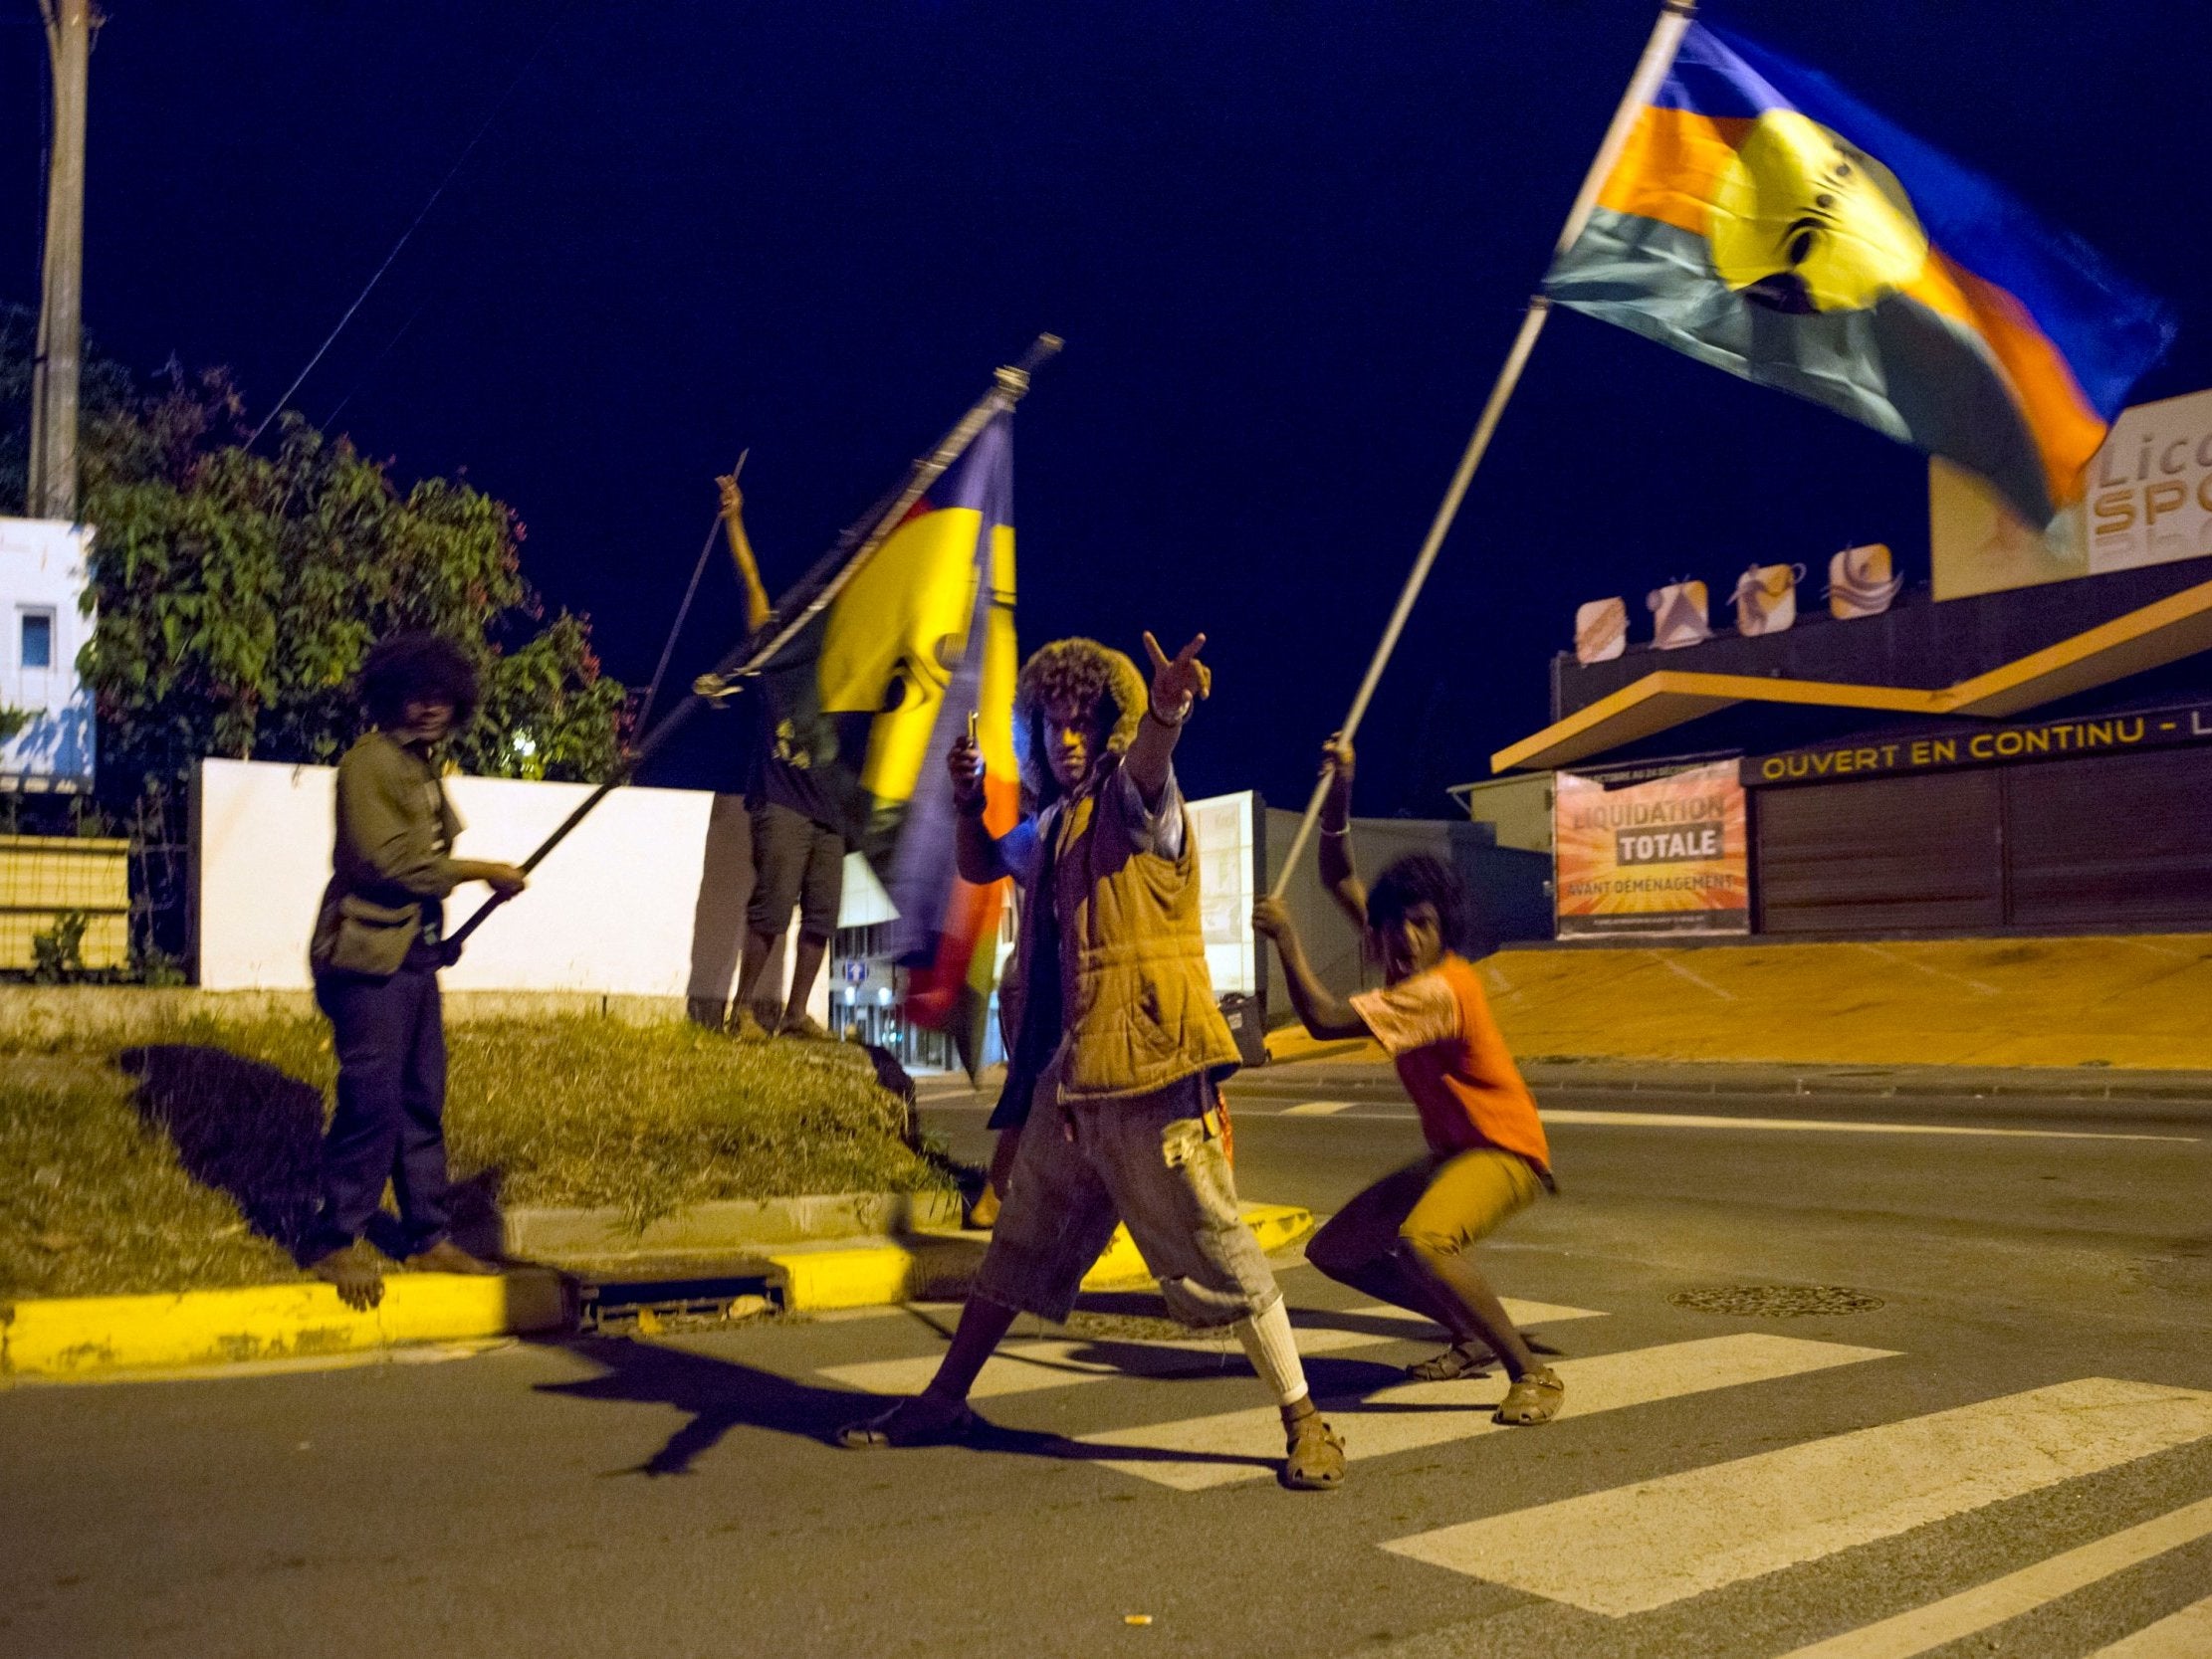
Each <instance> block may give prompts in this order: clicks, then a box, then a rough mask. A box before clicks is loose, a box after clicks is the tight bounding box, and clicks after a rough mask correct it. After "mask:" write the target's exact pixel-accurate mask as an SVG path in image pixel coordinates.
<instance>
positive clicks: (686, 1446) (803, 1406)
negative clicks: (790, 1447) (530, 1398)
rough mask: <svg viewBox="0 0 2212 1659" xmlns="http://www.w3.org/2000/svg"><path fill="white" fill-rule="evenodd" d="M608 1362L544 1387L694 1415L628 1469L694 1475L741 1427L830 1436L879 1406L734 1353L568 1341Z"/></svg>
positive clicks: (610, 1340) (609, 1340) (608, 1340)
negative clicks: (590, 1373) (598, 1370)
mask: <svg viewBox="0 0 2212 1659" xmlns="http://www.w3.org/2000/svg"><path fill="white" fill-rule="evenodd" d="M562 1346H563V1347H565V1348H567V1349H568V1351H570V1352H571V1353H577V1354H581V1355H582V1356H584V1357H585V1358H587V1359H590V1360H591V1361H592V1362H594V1363H595V1364H598V1365H600V1366H602V1367H604V1374H602V1375H599V1376H594V1377H586V1378H584V1379H582V1380H580V1381H575V1382H542V1383H539V1384H538V1387H537V1391H538V1392H540V1393H544V1394H565V1395H567V1396H568V1397H569V1398H571V1399H584V1400H611V1401H621V1402H626V1403H631V1404H640V1405H667V1406H673V1407H674V1408H675V1409H676V1410H678V1411H681V1412H683V1413H685V1414H686V1418H687V1420H686V1421H685V1422H684V1424H683V1425H682V1426H681V1427H680V1428H678V1429H677V1430H676V1432H675V1433H674V1434H672V1435H670V1436H669V1438H668V1443H667V1444H666V1445H664V1446H662V1447H661V1448H660V1450H659V1451H657V1452H655V1453H654V1454H653V1455H652V1456H651V1457H649V1458H647V1459H646V1460H645V1461H644V1462H643V1463H641V1464H638V1465H637V1466H636V1467H634V1468H630V1469H618V1470H610V1471H608V1473H610V1474H622V1475H688V1474H690V1473H691V1469H692V1465H693V1464H694V1463H695V1462H697V1461H698V1460H699V1458H700V1457H701V1456H702V1455H704V1454H705V1453H707V1452H709V1451H712V1450H713V1449H714V1447H715V1446H716V1445H717V1444H718V1443H720V1441H721V1440H722V1438H723V1436H724V1435H726V1434H728V1433H729V1432H730V1431H731V1430H732V1429H734V1428H764V1429H770V1430H773V1431H774V1432H775V1433H778V1434H793V1435H798V1436H800V1437H801V1438H803V1439H808V1440H819V1441H822V1442H824V1443H827V1442H829V1441H831V1440H832V1439H833V1438H834V1437H835V1435H836V1432H837V1430H838V1429H839V1428H841V1427H842V1426H843V1425H844V1424H846V1423H849V1422H851V1421H852V1420H853V1419H854V1418H855V1417H860V1416H865V1415H866V1414H867V1413H868V1412H869V1411H870V1410H871V1409H879V1407H877V1406H875V1404H874V1401H875V1398H876V1396H875V1395H873V1394H858V1393H854V1392H853V1391H851V1390H850V1389H846V1388H823V1387H818V1386H816V1385H814V1384H813V1383H808V1382H794V1381H792V1380H791V1379H790V1378H789V1377H785V1376H778V1375H777V1374H776V1373H775V1372H774V1371H764V1370H760V1369H757V1368H756V1367H754V1366H752V1365H741V1364H739V1363H737V1362H736V1361H735V1360H730V1359H718V1358H715V1357H713V1356H712V1355H710V1354H704V1353H698V1352H694V1351H692V1350H691V1349H689V1348H673V1347H666V1346H663V1345H661V1344H658V1343H642V1342H633V1341H630V1340H628V1339H626V1338H620V1337H584V1338H578V1339H574V1340H571V1341H569V1342H567V1343H565V1344H563V1345H562Z"/></svg>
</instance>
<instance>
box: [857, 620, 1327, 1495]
mask: <svg viewBox="0 0 2212 1659" xmlns="http://www.w3.org/2000/svg"><path fill="white" fill-rule="evenodd" d="M1205 643H1206V636H1205V635H1203V634H1201V635H1200V636H1199V637H1198V638H1196V639H1194V640H1192V641H1191V643H1190V644H1189V645H1187V646H1185V647H1184V648H1183V650H1182V651H1181V652H1180V653H1179V654H1178V655H1177V656H1175V657H1174V658H1173V659H1171V658H1169V657H1168V655H1167V654H1166V653H1165V652H1163V651H1162V650H1161V649H1160V646H1159V644H1158V642H1157V641H1155V640H1154V639H1153V637H1152V636H1151V635H1150V634H1147V635H1145V649H1146V651H1147V652H1149V653H1150V655H1151V658H1152V667H1153V676H1152V692H1151V698H1150V701H1149V703H1148V702H1147V700H1146V695H1145V688H1144V682H1143V681H1142V680H1141V679H1140V678H1139V677H1138V674H1137V670H1136V667H1135V665H1134V664H1132V663H1131V662H1130V661H1129V659H1128V658H1126V657H1124V656H1122V655H1121V654H1120V653H1119V652H1115V651H1109V650H1107V649H1106V648H1105V647H1104V646H1101V645H1099V644H1097V643H1095V642H1094V641H1091V640H1060V641H1057V642H1055V643H1054V644H1051V645H1047V646H1046V647H1044V649H1043V650H1041V651H1039V652H1038V653H1037V654H1036V655H1035V656H1034V657H1032V658H1031V659H1030V660H1029V662H1028V663H1027V664H1026V665H1025V666H1024V667H1023V669H1022V671H1021V683H1022V686H1023V687H1024V688H1025V689H1027V690H1028V691H1030V692H1033V693H1034V694H1035V701H1036V702H1037V703H1038V704H1039V706H1040V707H1041V712H1042V720H1041V722H1040V723H1039V724H1040V726H1041V731H1040V732H1039V733H1038V735H1041V736H1042V738H1043V741H1044V750H1045V756H1044V758H1045V766H1046V769H1047V770H1048V772H1049V779H1048V780H1039V781H1040V784H1042V783H1045V782H1047V781H1048V784H1049V788H1048V789H1047V790H1046V791H1045V793H1046V796H1047V798H1046V799H1045V800H1044V801H1043V802H1042V803H1041V804H1042V811H1041V812H1039V813H1037V814H1036V815H1034V816H1028V817H1024V818H1023V819H1022V821H1021V822H1020V823H1019V824H1018V825H1016V826H1015V828H1013V829H1012V830H1010V831H1008V832H1007V833H1006V834H1005V835H1002V836H994V835H993V834H992V833H991V832H990V831H989V830H988V829H986V828H985V826H984V821H983V809H984V788H983V761H982V757H981V755H980V754H978V752H977V750H976V747H975V745H974V744H973V743H971V742H968V741H966V740H962V741H961V742H959V743H956V744H955V745H954V747H953V750H952V752H951V754H950V756H949V757H948V764H949V766H950V769H951V771H952V775H953V788H954V792H955V795H956V797H957V798H958V800H959V802H960V805H961V818H960V826H959V859H960V873H961V875H962V876H963V877H965V878H966V879H967V880H969V881H971V882H976V883H985V882H992V881H996V880H999V879H1001V878H1004V877H1008V876H1010V877H1012V878H1014V879H1015V880H1016V881H1018V882H1020V883H1021V886H1022V904H1021V932H1020V935H1019V937H1018V939H1017V940H1016V944H1015V965H1014V971H1013V972H1012V973H1011V974H1010V975H1009V976H1008V981H1007V988H1008V989H1009V990H1012V991H1013V992H1015V993H1016V995H1015V1000H1016V1001H1017V1002H1018V1004H1019V1007H1018V1012H1017V1013H1014V1014H1013V1015H1012V1017H1011V1018H1010V1019H1009V1039H1010V1048H1011V1055H1012V1057H1011V1059H1010V1060H1009V1061H1008V1062H1007V1066H1006V1092H1005V1096H1004V1098H1003V1099H1002V1101H1001V1102H1000V1107H1001V1111H1003V1112H1005V1113H1006V1114H1007V1115H1008V1116H1015V1115H1018V1117H1019V1119H1020V1121H1021V1122H1020V1139H1019V1141H1017V1142H1016V1147H1015V1151H1014V1156H1013V1167H1012V1169H1011V1171H1010V1174H1009V1176H1008V1178H1007V1181H1006V1186H1005V1193H1004V1199H1003V1203H1002V1206H1001V1208H1000V1210H999V1212H998V1216H997V1224H996V1226H995V1228H994V1229H993V1232H992V1235H991V1244H990V1247H989V1249H987V1250H986V1251H985V1253H984V1260H983V1265H982V1266H981V1268H979V1269H978V1271H977V1274H976V1282H975V1288H974V1291H973V1292H972V1294H971V1295H970V1296H969V1299H968V1304H967V1306H966V1307H965V1308H963V1309H962V1310H961V1317H960V1325H959V1328H958V1329H957V1330H956V1331H955V1332H954V1334H953V1341H952V1345H951V1347H950V1348H948V1349H947V1351H946V1354H945V1358H944V1361H943V1362H942V1363H941V1364H940V1365H939V1366H938V1370H937V1375H936V1376H935V1377H933V1378H932V1379H931V1381H930V1384H929V1386H928V1387H927V1388H925V1389H924V1390H923V1391H922V1392H921V1393H920V1394H918V1395H915V1396H913V1397H911V1398H908V1399H904V1400H901V1401H900V1402H899V1403H898V1404H897V1405H895V1406H893V1407H892V1408H891V1409H890V1410H888V1411H886V1412H884V1413H883V1414H882V1415H880V1416H878V1417H875V1418H872V1419H870V1420H868V1421H866V1422H860V1423H853V1424H851V1425H849V1426H847V1427H846V1428H845V1429H843V1430H842V1431H840V1432H839V1434H838V1437H837V1438H838V1441H839V1443H840V1444H842V1445H845V1446H851V1447H863V1446H915V1445H929V1444H936V1443H941V1442H945V1441H951V1440H959V1439H962V1438H965V1437H966V1436H967V1435H968V1434H969V1433H971V1432H972V1431H973V1430H974V1428H975V1427H976V1417H975V1414H974V1413H973V1412H972V1411H970V1410H969V1409H968V1394H969V1390H970V1389H971V1388H972V1387H973V1386H974V1384H975V1380H976V1377H977V1374H978V1373H979V1372H980V1371H981V1370H982V1369H983V1366H984V1362H985V1361H986V1360H987V1359H989V1358H990V1357H991V1354H992V1351H993V1350H994V1349H995V1348H996V1347H997V1346H998V1343H999V1341H1000V1340H1001V1339H1002V1338H1003V1337H1004V1336H1005V1334H1006V1332H1007V1330H1008V1328H1009V1327H1010V1326H1011V1325H1012V1324H1013V1320H1014V1316H1015V1315H1016V1314H1017V1313H1028V1314H1033V1315H1035V1316H1037V1317H1038V1318H1039V1319H1044V1320H1049V1321H1052V1322H1053V1323H1055V1324H1057V1323H1060V1322H1063V1321H1065V1320H1066V1319H1067V1317H1068V1315H1069V1313H1070V1312H1071V1311H1072V1310H1073V1308H1074V1306H1075V1296H1076V1292H1077V1289H1078V1288H1079V1286H1080V1284H1081V1282H1082V1278H1083V1275H1084V1273H1085V1272H1087V1271H1088V1270H1089V1268H1090V1266H1091V1264H1092V1263H1093V1262H1094V1261H1096V1260H1097V1259H1098V1254H1099V1252H1100V1251H1101V1250H1103V1249H1104V1248H1105V1246H1106V1243H1107V1241H1108V1240H1109V1239H1110V1238H1111V1237H1112V1236H1113V1231H1114V1225H1115V1222H1116V1221H1117V1220H1119V1221H1121V1222H1123V1223H1126V1224H1127V1226H1128V1228H1129V1231H1130V1235H1131V1237H1133V1238H1134V1239H1135V1241H1136V1243H1137V1247H1138V1249H1139V1250H1140V1251H1142V1252H1143V1254H1144V1258H1145V1265H1146V1266H1147V1267H1148V1268H1149V1269H1150V1270H1151V1272H1152V1273H1153V1275H1154V1276H1155V1277H1156V1278H1157V1279H1158V1280H1159V1281H1160V1292H1161V1295H1162V1296H1163V1297H1164V1298H1165V1299H1166V1300H1167V1304H1168V1311H1169V1312H1170V1313H1171V1314H1173V1315H1174V1316H1175V1317H1176V1318H1177V1319H1178V1320H1180V1321H1181V1322H1182V1323H1184V1324H1185V1325H1188V1326H1192V1327H1195V1328H1198V1329H1217V1328H1219V1327H1221V1326H1228V1327H1230V1328H1231V1329H1232V1330H1234V1331H1235V1333H1236V1336H1237V1340H1238V1341H1239V1343H1241V1345H1242V1346H1243V1348H1244V1351H1245V1353H1246V1354H1247V1355H1248V1356H1249V1357H1250V1359H1251V1362H1252V1368H1253V1369H1254V1370H1256V1371H1257V1372H1258V1373H1259V1376H1260V1379H1261V1381H1262V1382H1264V1383H1265V1384H1266V1386H1267V1387H1268V1389H1269V1391H1270V1392H1271V1393H1272V1394H1273V1396H1274V1398H1275V1401H1276V1403H1277V1404H1278V1405H1279V1406H1280V1407H1281V1410H1282V1420H1283V1429H1284V1434H1285V1437H1286V1454H1287V1455H1286V1456H1285V1459H1284V1462H1283V1466H1282V1471H1281V1478H1282V1481H1283V1484H1284V1485H1286V1486H1289V1487H1292V1488H1298V1489H1306V1490H1315V1489H1322V1488H1328V1487H1333V1486H1336V1485H1338V1484H1340V1483H1341V1482H1342V1481H1343V1479H1344V1442H1343V1441H1342V1440H1340V1439H1338V1438H1337V1436H1336V1435H1335V1434H1333V1433H1331V1432H1330V1429H1329V1425H1328V1424H1327V1423H1325V1422H1323V1421H1322V1420H1321V1414H1320V1412H1319V1411H1318V1410H1316V1409H1315V1407H1314V1404H1313V1400H1312V1397H1311V1396H1310V1394H1309V1393H1308V1391H1307V1387H1306V1378H1305V1371H1304V1368H1303V1367H1302V1365H1301V1364H1300V1362H1299V1358H1298V1348H1297V1343H1296V1341H1295V1339H1294V1338H1293V1337H1292V1335H1291V1330H1290V1316H1289V1314H1288V1312H1287V1311H1286V1310H1285V1309H1284V1307H1283V1302H1282V1293H1281V1291H1280V1290H1278V1289H1277V1288H1276V1286H1275V1279H1274V1274H1273V1273H1272V1272H1271V1271H1270V1270H1269V1268H1268V1266H1267V1258H1266V1257H1265V1256H1264V1255H1263V1254H1262V1253H1261V1252H1260V1249H1259V1245H1258V1243H1257V1241H1256V1240H1254V1239H1253V1237H1252V1234H1251V1231H1250V1229H1249V1228H1247V1227H1246V1226H1245V1225H1244V1224H1243V1221H1242V1218H1241V1214H1240V1211H1239V1208H1238V1205H1237V1201H1236V1186H1235V1182H1234V1179H1233V1178H1232V1177H1231V1175H1230V1173H1229V1167H1228V1160H1227V1158H1226V1157H1225V1156H1224V1155H1223V1153H1222V1147H1221V1136H1220V1127H1219V1126H1220V1115H1219V1112H1218V1109H1217V1096H1216V1092H1215V1085H1216V1084H1217V1082H1218V1081H1219V1079H1220V1078H1222V1077H1224V1076H1226V1075H1227V1074H1228V1073H1230V1072H1231V1071H1234V1070H1235V1068H1236V1062H1237V1056H1236V1045H1235V1043H1234V1041H1233V1040H1232V1039H1231V1038H1230V1036H1229V1032H1228V1027H1227V1025H1226V1024H1225V1023H1224V1022H1223V1021H1222V1019H1221V1015H1220V1011H1219V1009H1218V1008H1217V1007H1216V1005H1215V1001H1214V986H1213V981H1212V979H1211V978H1210V977H1209V975H1208V973H1207V967H1206V941H1205V938H1204V936H1203V934H1202V933H1201V932H1200V926H1199V881H1198V852H1197V848H1196V847H1194V846H1193V845H1192V840H1191V832H1190V823H1189V820H1188V818H1187V817H1186V815H1185V813H1184V810H1183V797H1182V795H1181V793H1180V791H1179V790H1178V789H1177V787H1176V780H1175V769H1174V766H1173V765H1172V764H1171V760H1172V756H1173V755H1174V752H1175V746H1176V740H1177V739H1178V738H1179V737H1180V736H1181V735H1182V732H1183V725H1184V722H1185V721H1187V720H1188V719H1189V718H1190V716H1191V712H1192V710H1193V709H1194V708H1195V707H1196V705H1197V703H1198V701H1199V700H1200V699H1201V698H1203V697H1205V696H1206V695H1207V693H1208V691H1209V689H1210V686H1209V680H1210V675H1209V672H1208V670H1207V669H1206V667H1205V666H1204V665H1203V664H1201V663H1200V662H1199V660H1198V657H1199V651H1200V649H1201V647H1203V646H1204V645H1205ZM1132 725H1133V726H1134V727H1135V731H1134V734H1133V735H1131V736H1129V737H1128V738H1127V746H1126V748H1121V747H1117V746H1115V742H1114V738H1115V737H1116V735H1117V734H1118V733H1119V732H1121V731H1122V730H1124V729H1125V728H1126V727H1127V726H1132ZM1000 995H1001V1007H1005V1006H1006V1002H1005V992H1001V993H1000ZM994 1122H995V1123H999V1124H1000V1125H1001V1127H1003V1125H1004V1123H1005V1120H1004V1119H1003V1118H995V1119H994Z"/></svg>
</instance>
